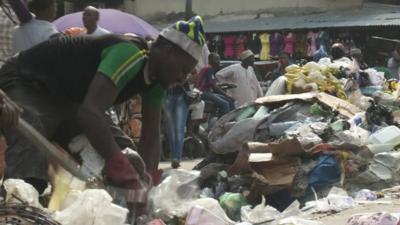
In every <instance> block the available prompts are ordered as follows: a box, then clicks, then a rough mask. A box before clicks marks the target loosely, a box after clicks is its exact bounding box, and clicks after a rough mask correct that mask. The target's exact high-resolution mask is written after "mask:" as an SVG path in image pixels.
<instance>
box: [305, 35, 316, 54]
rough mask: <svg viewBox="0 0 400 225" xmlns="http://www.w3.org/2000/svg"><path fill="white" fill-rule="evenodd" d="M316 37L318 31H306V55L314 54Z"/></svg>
mask: <svg viewBox="0 0 400 225" xmlns="http://www.w3.org/2000/svg"><path fill="white" fill-rule="evenodd" d="M317 37H318V33H317V32H312V31H310V32H308V34H307V45H308V48H307V56H309V57H311V56H313V55H314V53H315V52H316V51H317Z"/></svg>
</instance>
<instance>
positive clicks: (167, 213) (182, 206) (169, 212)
mask: <svg viewBox="0 0 400 225" xmlns="http://www.w3.org/2000/svg"><path fill="white" fill-rule="evenodd" d="M199 175H200V172H199V171H184V170H172V171H169V174H168V176H167V178H165V179H164V180H163V182H162V183H161V184H160V185H158V186H157V187H154V188H153V189H152V190H151V191H150V193H149V201H150V202H151V204H152V205H153V207H154V211H155V212H156V214H157V215H158V216H160V218H161V219H165V220H168V219H170V218H172V217H174V216H178V217H183V216H184V215H185V214H186V213H187V212H188V211H189V209H190V208H191V207H192V204H191V203H192V201H194V200H196V199H197V198H198V197H199V196H200V192H201V190H200V187H199V186H198V183H197V178H198V177H199Z"/></svg>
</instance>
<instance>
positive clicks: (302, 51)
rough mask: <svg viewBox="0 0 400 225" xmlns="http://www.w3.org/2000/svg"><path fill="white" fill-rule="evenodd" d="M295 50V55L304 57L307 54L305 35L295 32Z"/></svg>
mask: <svg viewBox="0 0 400 225" xmlns="http://www.w3.org/2000/svg"><path fill="white" fill-rule="evenodd" d="M295 49H296V50H295V52H296V55H297V57H299V58H304V56H306V55H307V35H306V34H303V33H297V34H296V45H295Z"/></svg>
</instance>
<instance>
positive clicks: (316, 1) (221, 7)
mask: <svg viewBox="0 0 400 225" xmlns="http://www.w3.org/2000/svg"><path fill="white" fill-rule="evenodd" d="M362 2H363V0H193V11H194V12H196V13H197V14H198V15H202V16H213V15H217V14H220V13H224V14H225V13H238V12H239V13H240V12H251V11H274V10H278V9H285V8H297V9H300V10H301V9H303V8H315V9H318V10H333V9H340V8H357V7H360V6H361V5H362ZM124 8H125V10H126V11H129V12H131V13H134V14H136V15H138V16H140V17H143V18H145V19H153V18H155V17H162V16H163V15H168V14H169V13H179V12H184V11H185V0H134V1H132V0H125V2H124Z"/></svg>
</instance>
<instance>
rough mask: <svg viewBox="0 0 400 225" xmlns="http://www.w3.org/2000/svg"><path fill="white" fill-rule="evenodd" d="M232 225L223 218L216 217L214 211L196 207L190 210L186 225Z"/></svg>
mask: <svg viewBox="0 0 400 225" xmlns="http://www.w3.org/2000/svg"><path fill="white" fill-rule="evenodd" d="M206 224H210V225H211V224H213V225H230V224H232V223H229V222H227V221H225V220H223V219H222V218H220V217H218V216H217V215H215V214H214V213H213V212H212V211H210V210H208V209H205V208H203V207H200V206H194V207H192V208H190V210H189V212H188V214H187V217H186V222H185V225H206Z"/></svg>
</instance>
